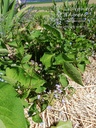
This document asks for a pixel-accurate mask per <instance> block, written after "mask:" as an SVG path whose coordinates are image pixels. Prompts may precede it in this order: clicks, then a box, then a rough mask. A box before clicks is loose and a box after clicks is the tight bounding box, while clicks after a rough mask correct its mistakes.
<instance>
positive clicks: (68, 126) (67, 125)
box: [51, 121, 72, 128]
mask: <svg viewBox="0 0 96 128" xmlns="http://www.w3.org/2000/svg"><path fill="white" fill-rule="evenodd" d="M51 128H72V123H71V122H70V121H66V122H64V121H59V123H58V124H57V125H56V126H52V127H51Z"/></svg>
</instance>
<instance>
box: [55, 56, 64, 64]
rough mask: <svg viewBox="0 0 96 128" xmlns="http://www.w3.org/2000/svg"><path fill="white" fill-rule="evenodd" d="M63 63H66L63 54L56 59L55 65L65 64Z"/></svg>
mask: <svg viewBox="0 0 96 128" xmlns="http://www.w3.org/2000/svg"><path fill="white" fill-rule="evenodd" d="M63 63H64V58H63V56H62V54H60V55H58V56H56V57H55V62H54V65H59V64H63Z"/></svg>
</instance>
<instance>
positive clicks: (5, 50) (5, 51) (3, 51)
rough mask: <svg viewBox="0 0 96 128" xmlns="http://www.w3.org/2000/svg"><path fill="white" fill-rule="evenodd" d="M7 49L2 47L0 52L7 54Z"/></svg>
mask: <svg viewBox="0 0 96 128" xmlns="http://www.w3.org/2000/svg"><path fill="white" fill-rule="evenodd" d="M8 53H9V52H8V50H7V49H4V48H2V49H1V48H0V54H8Z"/></svg>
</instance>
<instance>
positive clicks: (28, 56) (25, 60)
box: [21, 54, 32, 63]
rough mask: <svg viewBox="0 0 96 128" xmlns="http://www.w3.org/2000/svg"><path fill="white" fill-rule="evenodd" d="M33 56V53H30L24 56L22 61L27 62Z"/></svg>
mask: <svg viewBox="0 0 96 128" xmlns="http://www.w3.org/2000/svg"><path fill="white" fill-rule="evenodd" d="M31 56H32V55H28V54H27V55H26V56H24V57H23V59H22V61H21V63H27V62H28V61H29V60H30V59H31Z"/></svg>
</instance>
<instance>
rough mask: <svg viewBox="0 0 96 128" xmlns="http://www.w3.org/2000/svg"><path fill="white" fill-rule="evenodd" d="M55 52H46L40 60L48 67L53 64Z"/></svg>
mask: <svg viewBox="0 0 96 128" xmlns="http://www.w3.org/2000/svg"><path fill="white" fill-rule="evenodd" d="M53 56H54V54H49V53H44V55H43V56H42V57H41V58H40V61H41V62H42V63H43V65H45V67H46V68H49V67H50V66H51V64H52V57H53Z"/></svg>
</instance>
